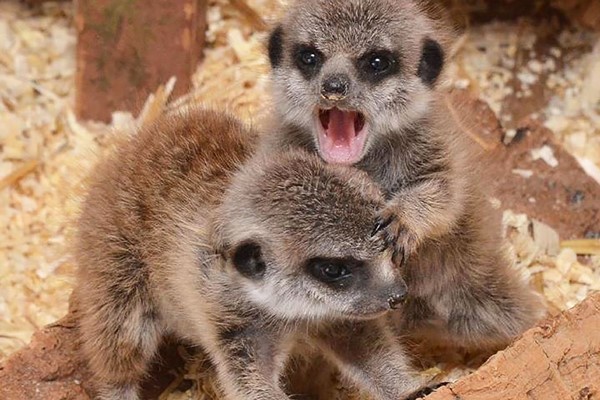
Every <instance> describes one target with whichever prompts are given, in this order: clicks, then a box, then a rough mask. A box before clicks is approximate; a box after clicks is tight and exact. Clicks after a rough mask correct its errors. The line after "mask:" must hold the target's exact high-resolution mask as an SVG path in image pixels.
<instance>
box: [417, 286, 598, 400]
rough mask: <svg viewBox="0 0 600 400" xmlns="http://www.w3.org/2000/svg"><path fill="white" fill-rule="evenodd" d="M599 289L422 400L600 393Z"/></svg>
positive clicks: (567, 399)
mask: <svg viewBox="0 0 600 400" xmlns="http://www.w3.org/2000/svg"><path fill="white" fill-rule="evenodd" d="M599 378H600V293H596V294H595V295H592V296H591V297H590V298H588V299H587V300H586V301H584V302H583V303H582V304H580V305H579V306H577V307H575V308H574V309H573V310H571V311H568V312H565V313H563V314H561V315H559V316H558V317H556V318H554V319H551V320H548V321H546V322H544V323H542V324H540V325H539V326H538V327H537V328H534V329H531V330H529V331H527V332H526V333H525V334H524V335H523V336H522V337H521V338H520V339H518V340H517V341H516V342H515V343H513V345H512V346H510V347H509V348H508V349H506V350H504V351H501V352H499V353H497V354H496V355H494V356H492V357H491V358H490V359H489V360H488V361H487V363H485V364H484V365H483V366H482V367H481V368H479V369H478V370H477V371H476V372H475V373H473V374H471V375H469V376H466V377H464V378H462V379H460V380H459V381H457V382H456V383H454V384H451V385H448V386H446V387H443V388H441V389H439V390H438V391H437V392H435V393H433V394H431V395H429V396H427V397H426V398H425V399H426V400H458V399H460V400H507V399H510V400H571V399H572V400H588V399H590V400H591V399H595V398H597V396H600V379H599Z"/></svg>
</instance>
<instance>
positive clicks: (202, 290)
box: [76, 109, 424, 400]
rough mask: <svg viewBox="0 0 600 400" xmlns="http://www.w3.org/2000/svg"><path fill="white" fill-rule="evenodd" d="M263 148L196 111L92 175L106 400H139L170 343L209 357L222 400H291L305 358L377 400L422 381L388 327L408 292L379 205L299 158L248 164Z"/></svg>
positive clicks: (367, 192)
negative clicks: (315, 352)
mask: <svg viewBox="0 0 600 400" xmlns="http://www.w3.org/2000/svg"><path fill="white" fill-rule="evenodd" d="M256 142H257V137H256V134H255V133H254V132H253V131H251V130H249V129H247V128H245V127H244V126H243V125H242V124H241V123H240V122H238V121H237V120H235V119H234V118H232V117H228V116H225V115H223V114H219V113H216V112H211V111H202V110H198V109H192V110H190V111H188V112H186V113H184V114H176V115H167V116H164V117H161V119H159V120H158V121H157V122H156V123H154V124H153V126H152V127H150V128H147V129H144V130H142V131H141V132H139V133H138V134H137V135H135V136H134V137H132V138H131V140H130V141H129V142H128V143H126V144H124V145H123V146H122V147H121V148H120V149H118V151H117V152H116V153H115V154H114V155H113V156H111V157H109V158H108V159H106V160H105V161H103V162H102V163H101V164H100V165H99V166H98V168H97V169H96V170H95V173H94V175H93V176H92V180H91V183H90V187H89V191H88V193H87V196H86V198H85V201H84V204H83V207H82V212H81V216H80V218H79V221H78V226H77V236H76V237H77V241H76V260H77V263H78V266H79V272H78V277H77V287H76V301H77V306H78V309H79V311H80V316H81V318H80V333H81V342H82V351H83V354H84V356H85V358H86V359H87V361H88V364H89V367H90V370H91V372H92V374H93V377H94V382H95V386H96V388H97V391H98V396H99V398H100V399H103V400H117V399H119V400H123V399H126V400H134V399H139V398H140V397H139V390H138V389H139V388H138V385H139V383H140V380H141V379H142V378H143V376H144V375H145V374H146V373H147V372H148V367H149V363H150V362H151V361H152V359H153V358H154V357H155V355H156V351H157V348H158V346H159V344H160V342H161V340H162V338H163V337H164V336H165V335H174V336H176V337H178V338H180V339H182V340H186V341H189V342H190V343H192V344H194V345H198V346H200V347H201V348H202V349H204V350H205V351H206V352H207V353H208V354H209V356H210V358H211V360H212V361H213V363H214V366H215V368H216V371H217V376H218V379H219V383H220V386H221V387H222V390H223V393H224V395H225V398H226V399H230V400H242V399H255V400H259V399H260V400H275V399H277V400H282V399H287V398H288V397H287V395H286V394H285V393H284V391H283V390H282V388H281V387H280V383H279V379H280V375H281V373H282V370H283V369H284V367H285V364H286V360H287V358H288V355H289V354H290V353H292V352H293V351H294V349H295V347H296V344H298V343H302V346H305V345H306V344H307V343H308V344H309V345H310V346H312V347H313V348H317V349H319V351H320V352H321V353H322V354H324V355H325V356H326V357H327V358H328V359H330V360H331V361H332V362H333V363H334V364H335V365H337V366H338V367H339V369H340V370H341V371H342V372H343V373H345V374H346V375H347V376H349V377H350V379H352V380H353V381H354V382H356V383H357V385H358V386H359V387H361V388H363V389H364V390H365V391H367V392H368V393H371V394H372V395H373V396H374V398H376V399H383V400H397V399H402V398H404V397H405V396H406V395H407V394H410V393H412V392H413V391H416V390H418V389H420V388H421V387H423V384H424V381H423V378H421V377H419V376H418V374H416V373H415V371H414V370H413V369H412V368H411V367H410V366H409V362H408V358H407V357H406V355H405V354H404V352H403V350H402V348H401V347H400V345H399V344H398V343H397V342H396V341H395V340H394V339H393V335H392V333H391V324H390V323H389V319H388V316H389V315H388V311H390V310H391V309H394V308H397V307H399V306H400V304H401V302H402V300H403V298H404V296H405V294H406V291H407V288H406V285H405V282H404V280H403V277H402V273H401V270H400V269H399V268H397V267H396V266H395V265H394V264H393V263H392V262H391V252H392V251H391V249H388V248H387V247H386V245H385V243H384V242H383V241H382V240H379V239H378V238H375V239H374V238H372V237H371V230H372V226H371V225H372V224H371V221H372V220H373V219H374V218H375V215H376V212H377V210H378V209H379V208H380V207H381V206H382V205H383V198H382V197H381V193H380V191H379V189H378V188H377V187H376V186H375V184H374V183H372V182H371V180H370V179H368V177H367V175H366V174H364V173H363V172H361V171H358V170H354V169H349V168H345V167H340V166H334V165H328V164H326V163H323V162H322V161H321V160H320V159H319V158H318V157H317V156H315V155H311V154H309V153H306V152H304V151H302V150H292V151H286V152H280V153H279V154H278V155H277V157H271V156H262V155H256V156H253V157H251V154H252V153H253V151H254V150H255V148H254V147H255V146H254V143H256Z"/></svg>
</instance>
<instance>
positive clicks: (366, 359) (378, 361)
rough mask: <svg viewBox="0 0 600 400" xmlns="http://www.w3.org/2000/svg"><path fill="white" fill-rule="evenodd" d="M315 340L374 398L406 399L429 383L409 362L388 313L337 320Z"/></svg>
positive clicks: (379, 399) (382, 399)
mask: <svg viewBox="0 0 600 400" xmlns="http://www.w3.org/2000/svg"><path fill="white" fill-rule="evenodd" d="M317 342H318V345H319V346H320V347H321V348H322V350H323V351H324V353H325V354H326V355H327V356H328V357H329V358H331V359H332V361H333V362H334V363H335V364H336V365H337V366H338V367H339V369H340V371H341V372H342V373H343V374H345V375H346V376H347V377H348V378H349V379H350V380H352V381H353V382H355V383H356V384H357V385H358V387H359V388H361V389H362V390H364V391H365V392H367V393H369V394H371V395H372V396H374V398H375V399H377V400H401V399H405V398H407V397H409V396H410V395H411V394H413V393H415V392H417V391H419V390H421V389H423V388H425V387H426V386H427V384H428V382H427V381H426V379H425V378H423V377H421V376H420V375H419V374H418V373H417V371H416V370H415V369H414V368H413V367H412V366H411V365H410V360H409V358H408V356H407V355H406V354H405V352H404V349H403V348H402V346H401V345H400V343H399V342H398V341H397V340H396V339H395V338H394V336H393V335H392V332H391V329H390V328H389V327H388V323H387V317H384V318H381V319H379V320H375V321H354V322H342V323H339V324H336V325H334V326H332V327H330V328H329V329H327V330H326V331H324V332H322V333H321V335H320V336H319V337H318V339H317Z"/></svg>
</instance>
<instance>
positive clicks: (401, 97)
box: [261, 0, 543, 347]
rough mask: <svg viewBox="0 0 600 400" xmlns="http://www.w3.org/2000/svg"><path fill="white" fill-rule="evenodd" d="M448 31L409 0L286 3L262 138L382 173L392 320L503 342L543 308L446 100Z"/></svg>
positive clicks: (477, 342)
mask: <svg viewBox="0 0 600 400" xmlns="http://www.w3.org/2000/svg"><path fill="white" fill-rule="evenodd" d="M450 36H451V35H449V34H448V33H447V30H446V29H445V28H444V26H443V23H441V22H439V20H437V19H434V18H432V17H430V13H429V12H428V11H427V10H426V9H425V8H424V7H423V6H422V5H421V3H420V2H417V1H414V0H302V1H295V2H292V4H291V5H290V6H289V9H287V11H286V12H285V14H284V16H283V17H282V18H281V20H280V21H279V22H278V23H276V24H275V26H274V28H273V29H272V31H271V33H270V36H269V39H268V57H269V60H270V64H271V81H272V91H273V100H274V101H273V103H274V111H273V115H274V117H273V118H271V121H270V123H269V124H270V126H268V129H267V130H268V131H271V132H270V133H269V134H268V135H266V136H265V139H264V140H262V143H263V144H262V146H261V147H262V151H265V152H273V151H278V150H281V149H284V148H302V149H305V150H307V151H310V152H313V153H318V155H319V156H320V157H321V158H322V159H323V160H324V161H325V162H327V163H331V164H346V165H351V166H354V167H356V168H357V169H359V170H363V171H365V172H366V173H368V174H369V176H370V177H371V178H372V179H373V180H374V181H375V182H377V183H378V184H379V185H380V187H381V188H382V191H383V192H384V196H385V198H386V204H385V206H384V207H382V208H381V210H380V211H379V213H378V217H377V218H376V219H375V220H374V222H373V227H374V230H373V234H374V235H375V236H379V237H382V238H384V239H385V240H387V241H389V242H391V243H394V244H395V248H396V251H395V260H396V262H397V263H399V264H405V268H406V270H407V284H408V287H409V295H408V301H407V304H406V305H405V307H404V309H403V312H402V313H399V315H400V316H401V326H403V327H405V328H410V329H420V328H423V329H428V328H433V329H430V330H431V331H433V332H437V333H439V334H440V335H441V336H445V337H447V338H453V339H454V340H455V341H456V342H457V343H461V344H465V345H468V346H478V347H480V346H481V347H486V346H502V345H505V344H507V343H508V342H509V341H510V340H512V339H513V338H514V337H515V336H516V335H518V334H519V333H521V332H522V331H524V330H525V329H526V328H529V327H530V326H532V325H533V324H534V323H535V321H536V320H538V319H539V318H540V317H541V316H542V315H543V311H542V310H543V306H542V303H541V297H540V296H538V295H537V294H536V293H534V292H533V291H532V290H530V288H529V287H528V285H527V284H526V283H524V282H523V281H522V280H521V279H520V277H519V274H518V273H517V272H516V271H514V270H513V269H512V268H511V266H510V263H509V262H508V261H507V259H506V256H505V254H504V252H503V251H502V249H501V248H502V239H501V235H500V233H501V232H500V224H499V223H498V220H493V218H492V217H491V216H492V215H494V211H493V210H492V209H491V207H490V204H488V201H487V199H486V197H485V195H484V194H483V191H482V187H481V182H480V179H481V178H480V177H479V176H478V175H477V171H476V170H477V169H479V168H478V167H477V165H476V164H475V163H474V162H473V160H472V159H471V153H472V147H471V143H469V142H468V140H467V139H466V137H465V136H464V135H463V133H462V132H460V131H459V129H458V128H457V125H456V123H455V122H454V121H453V119H452V118H451V117H450V115H449V112H448V110H447V109H446V106H445V105H444V93H443V88H441V87H440V86H441V85H440V84H439V81H440V76H441V75H442V73H443V69H444V65H445V63H446V61H447V58H448V50H447V49H448V46H449V42H450V41H449V38H450Z"/></svg>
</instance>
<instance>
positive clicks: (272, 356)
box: [210, 324, 289, 400]
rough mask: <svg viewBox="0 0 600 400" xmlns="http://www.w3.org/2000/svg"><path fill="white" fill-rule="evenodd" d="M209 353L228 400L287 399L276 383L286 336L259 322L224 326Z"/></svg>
mask: <svg viewBox="0 0 600 400" xmlns="http://www.w3.org/2000/svg"><path fill="white" fill-rule="evenodd" d="M210 353H211V356H212V358H213V361H214V362H215V365H216V369H217V374H218V376H219V381H220V383H221V387H222V390H223V392H224V395H225V398H226V399H227V400H289V397H288V396H287V395H286V394H285V392H284V391H283V390H282V389H281V387H280V383H279V378H280V375H281V371H282V370H283V368H284V365H285V361H286V359H287V356H288V353H287V351H286V349H285V335H281V334H279V333H278V332H275V331H273V330H270V331H269V330H267V328H265V327H264V326H262V325H261V327H260V328H258V327H256V326H253V325H251V324H248V325H246V326H243V325H242V326H233V327H232V326H227V325H224V327H223V328H222V329H221V331H220V333H219V335H218V340H217V343H216V345H215V346H214V347H213V348H212V349H210Z"/></svg>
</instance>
